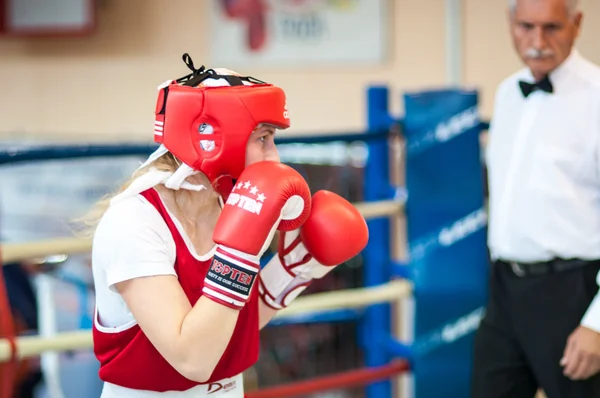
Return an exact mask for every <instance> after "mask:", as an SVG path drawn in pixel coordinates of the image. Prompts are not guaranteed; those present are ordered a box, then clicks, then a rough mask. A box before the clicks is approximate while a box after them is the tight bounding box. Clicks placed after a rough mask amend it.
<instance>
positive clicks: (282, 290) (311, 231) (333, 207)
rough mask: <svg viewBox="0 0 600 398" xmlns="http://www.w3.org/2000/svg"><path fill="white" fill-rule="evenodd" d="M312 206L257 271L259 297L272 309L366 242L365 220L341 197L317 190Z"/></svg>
mask: <svg viewBox="0 0 600 398" xmlns="http://www.w3.org/2000/svg"><path fill="white" fill-rule="evenodd" d="M311 207H312V210H311V214H310V217H309V218H308V220H307V221H306V222H305V223H304V224H303V225H302V227H301V228H299V229H297V230H295V231H292V232H287V233H285V232H284V233H282V236H281V239H280V241H279V249H278V255H276V256H274V257H273V258H272V259H271V261H269V263H268V264H267V265H266V266H265V267H264V268H263V269H262V270H261V271H260V274H259V285H258V288H259V293H260V297H261V298H262V300H263V302H264V303H265V304H267V305H268V306H269V307H271V308H274V309H278V310H279V309H282V308H285V307H287V306H288V305H289V304H290V303H291V302H292V301H293V300H294V299H295V298H296V297H298V295H299V294H300V293H302V291H304V289H306V287H307V286H308V285H309V284H310V283H311V282H312V280H313V279H319V278H322V277H323V276H325V275H326V274H327V273H328V272H330V271H331V270H332V269H334V268H335V267H336V266H337V265H339V264H341V263H343V262H344V261H347V260H349V259H351V258H352V257H354V256H356V255H357V254H358V253H360V252H361V251H362V250H363V249H364V248H365V246H366V245H367V242H368V240H369V230H368V228H367V223H366V221H365V219H364V218H363V216H362V215H361V214H360V212H359V211H358V210H357V209H356V208H355V207H354V206H352V204H351V203H350V202H348V201H347V200H346V199H344V198H342V197H341V196H339V195H336V194H335V193H333V192H329V191H318V192H317V193H315V194H314V196H313V197H312V203H311Z"/></svg>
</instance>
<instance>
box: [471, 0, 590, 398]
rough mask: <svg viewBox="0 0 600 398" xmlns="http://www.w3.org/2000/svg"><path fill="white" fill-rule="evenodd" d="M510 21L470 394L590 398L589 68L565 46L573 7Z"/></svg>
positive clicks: (521, 8)
mask: <svg viewBox="0 0 600 398" xmlns="http://www.w3.org/2000/svg"><path fill="white" fill-rule="evenodd" d="M509 19H510V29H511V34H512V39H513V42H514V46H515V49H516V51H517V52H518V54H519V56H520V58H521V59H522V61H523V62H524V64H525V66H526V67H525V68H524V69H522V70H520V71H518V72H517V73H515V74H513V75H511V76H509V77H508V78H507V79H505V80H504V81H503V82H502V83H501V84H500V86H499V88H498V90H497V93H496V98H495V104H494V114H493V119H492V124H491V127H490V133H489V143H488V148H487V153H486V159H487V167H488V181H489V199H490V201H489V206H490V209H489V210H490V224H489V238H488V245H489V249H490V255H491V259H492V272H491V281H490V297H489V303H488V307H487V313H486V315H485V318H484V319H483V320H482V322H481V325H480V328H479V330H478V332H477V336H476V340H475V354H474V364H473V367H474V369H473V380H472V397H473V398H501V397H506V398H509V397H510V398H532V397H534V396H535V394H536V391H537V390H538V388H542V389H543V390H544V391H545V393H546V395H547V396H548V398H588V397H589V398H591V397H600V374H599V371H600V296H599V295H598V284H597V278H599V279H598V280H599V281H600V276H599V275H598V274H599V271H600V68H599V67H597V66H596V65H594V64H592V63H591V62H590V61H588V60H587V59H585V58H584V57H583V56H582V55H581V54H580V53H579V52H578V51H577V50H575V49H574V48H573V47H574V43H575V40H576V38H577V37H578V35H579V33H580V29H581V24H582V19H583V15H582V13H581V12H580V11H579V9H578V1H577V0H512V1H509Z"/></svg>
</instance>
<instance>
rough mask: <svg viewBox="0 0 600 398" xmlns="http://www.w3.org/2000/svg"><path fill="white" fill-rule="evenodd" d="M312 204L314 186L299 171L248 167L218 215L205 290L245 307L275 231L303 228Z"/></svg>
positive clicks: (257, 165) (219, 299) (258, 165)
mask: <svg viewBox="0 0 600 398" xmlns="http://www.w3.org/2000/svg"><path fill="white" fill-rule="evenodd" d="M310 209H311V198H310V188H309V187H308V184H307V183H306V181H305V180H304V178H302V176H301V175H300V174H299V173H298V172H297V171H296V170H294V169H292V168H291V167H289V166H286V165H284V164H281V163H277V162H271V161H264V162H259V163H254V164H252V165H250V166H248V167H247V168H246V169H245V170H244V171H243V173H242V174H241V175H240V178H239V180H238V181H237V183H236V185H235V186H234V187H233V189H232V191H231V193H230V194H229V197H228V198H227V201H226V202H225V206H224V207H223V210H222V211H221V215H220V216H219V219H218V220H217V225H216V226H215V230H214V232H213V240H214V242H215V243H216V244H217V249H216V253H215V255H214V257H213V261H212V264H211V266H210V269H209V270H208V273H207V274H206V278H205V280H204V288H203V289H202V292H203V293H204V295H205V296H207V297H209V298H210V299H212V300H214V301H216V302H218V303H221V304H223V305H226V306H229V307H231V308H236V309H241V308H242V307H243V306H244V305H245V303H246V301H247V300H248V298H249V297H250V293H251V291H252V286H253V284H254V281H255V279H256V275H257V274H258V271H259V270H260V257H261V256H262V254H263V253H264V252H265V250H266V249H267V247H268V246H269V244H270V242H271V240H272V239H273V235H274V233H275V230H276V229H277V228H278V227H279V229H283V230H290V229H295V228H298V227H299V226H300V225H302V224H303V223H304V222H305V221H306V219H307V218H308V216H309V214H310Z"/></svg>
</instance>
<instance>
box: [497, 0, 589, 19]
mask: <svg viewBox="0 0 600 398" xmlns="http://www.w3.org/2000/svg"><path fill="white" fill-rule="evenodd" d="M518 1H519V0H508V7H509V9H510V12H511V13H514V12H515V9H516V8H517V3H518ZM564 2H565V5H566V6H567V11H568V12H569V15H575V13H576V12H577V11H579V0H564Z"/></svg>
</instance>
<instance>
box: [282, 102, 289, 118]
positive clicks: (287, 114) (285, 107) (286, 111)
mask: <svg viewBox="0 0 600 398" xmlns="http://www.w3.org/2000/svg"><path fill="white" fill-rule="evenodd" d="M283 117H284V118H286V119H289V118H290V113H289V111H288V107H287V102H286V103H285V105H284V106H283Z"/></svg>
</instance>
